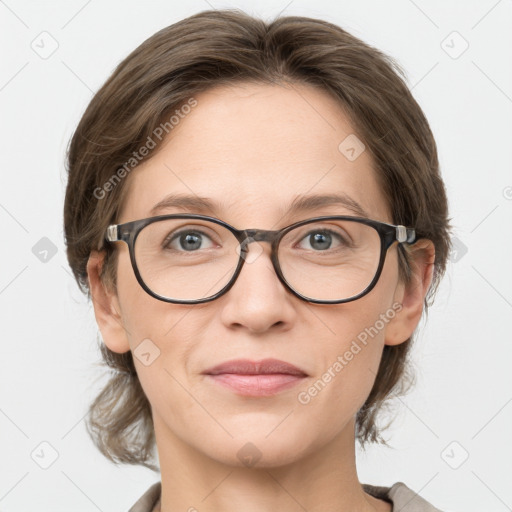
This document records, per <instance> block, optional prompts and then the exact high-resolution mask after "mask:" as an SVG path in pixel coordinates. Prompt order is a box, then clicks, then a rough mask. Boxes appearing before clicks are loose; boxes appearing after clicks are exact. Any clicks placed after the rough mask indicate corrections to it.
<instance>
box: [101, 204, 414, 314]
mask: <svg viewBox="0 0 512 512" xmlns="http://www.w3.org/2000/svg"><path fill="white" fill-rule="evenodd" d="M105 238H106V240H107V241H109V242H117V241H123V242H126V243H127V244H128V248H129V253H130V260H131V264H132V267H133V271H134V273H135V276H136V278H137V281H138V282H139V284H140V285H141V286H142V288H143V289H144V290H145V291H146V292H147V293H148V294H149V295H151V296H152V297H154V298H155V299H158V300H162V301H164V302H172V303H176V304H200V303H203V302H209V301H212V300H215V299H217V298H218V297H220V296H221V295H223V294H224V293H226V292H227V291H228V290H229V289H230V288H231V287H232V286H233V284H234V283H235V281H236V279H237V277H238V275H239V274H240V271H241V270H242V267H243V265H244V263H245V262H246V261H247V262H249V263H251V260H250V257H249V244H250V243H252V242H269V243H271V244H272V245H271V247H272V251H271V260H272V264H273V266H274V270H275V272H276V274H277V276H278V278H279V279H280V281H281V282H282V283H283V285H284V286H285V287H286V288H287V289H288V290H289V291H290V292H291V293H293V294H294V295H296V296H297V297H299V298H300V299H302V300H304V301H307V302H312V303H315V304H341V303H344V302H350V301H353V300H356V299H359V298H361V297H362V296H364V295H366V294H367V293H368V292H369V291H370V290H372V288H373V287H374V286H375V285H376V284H377V281H378V279H379V277H380V274H381V272H382V268H383V266H384V260H385V258H386V254H387V250H388V249H389V248H390V247H391V245H392V244H393V243H394V242H395V241H397V242H398V243H399V244H412V243H414V242H415V240H416V233H415V230H414V228H407V227H405V226H402V225H398V226H395V225H393V224H387V223H385V222H379V221H376V220H370V219H365V218H359V217H351V216H343V215H342V216H339V215H338V216H324V217H315V218H311V219H307V220H302V221H300V222H296V223H294V224H291V225H290V226H287V227H285V228H283V229H280V230H278V231H266V230H262V229H242V230H239V229H236V228H234V227H233V226H230V225H229V224H227V223H226V222H224V221H222V220H219V219H216V218H214V217H207V216H204V215H197V214H186V215H185V214H184V215H177V214H176V215H175V214H172V215H160V216H158V217H151V218H147V219H141V220H136V221H133V222H126V223H124V224H112V225H110V226H109V227H108V228H107V232H106V236H105ZM259 250H260V252H262V248H261V246H260V247H259Z"/></svg>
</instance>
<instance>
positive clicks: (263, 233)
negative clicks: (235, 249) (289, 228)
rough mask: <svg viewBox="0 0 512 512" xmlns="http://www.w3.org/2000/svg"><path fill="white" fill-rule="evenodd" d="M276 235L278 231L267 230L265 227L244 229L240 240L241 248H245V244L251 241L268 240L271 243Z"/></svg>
mask: <svg viewBox="0 0 512 512" xmlns="http://www.w3.org/2000/svg"><path fill="white" fill-rule="evenodd" d="M277 235H278V231H268V230H265V229H246V230H245V231H244V232H243V239H242V241H241V244H242V249H244V250H247V245H248V244H250V243H251V242H269V243H271V244H272V243H273V242H274V240H275V239H276V237H277Z"/></svg>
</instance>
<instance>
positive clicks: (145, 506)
mask: <svg viewBox="0 0 512 512" xmlns="http://www.w3.org/2000/svg"><path fill="white" fill-rule="evenodd" d="M161 486H162V483H161V482H156V483H154V484H153V485H152V486H151V487H150V488H149V489H148V490H147V491H146V492H145V493H144V494H143V495H142V496H141V497H140V498H139V499H138V500H137V503H135V504H134V505H133V507H132V508H130V510H128V512H152V511H153V509H154V507H155V505H156V504H157V502H158V500H159V499H160V491H161Z"/></svg>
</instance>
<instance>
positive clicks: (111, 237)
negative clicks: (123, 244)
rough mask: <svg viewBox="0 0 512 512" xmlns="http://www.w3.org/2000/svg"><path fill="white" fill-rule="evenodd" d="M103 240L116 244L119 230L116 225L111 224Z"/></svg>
mask: <svg viewBox="0 0 512 512" xmlns="http://www.w3.org/2000/svg"><path fill="white" fill-rule="evenodd" d="M105 238H106V239H107V240H108V241H109V242H117V241H118V240H119V229H118V226H117V224H111V225H110V226H109V227H108V228H107V236H106V237H105Z"/></svg>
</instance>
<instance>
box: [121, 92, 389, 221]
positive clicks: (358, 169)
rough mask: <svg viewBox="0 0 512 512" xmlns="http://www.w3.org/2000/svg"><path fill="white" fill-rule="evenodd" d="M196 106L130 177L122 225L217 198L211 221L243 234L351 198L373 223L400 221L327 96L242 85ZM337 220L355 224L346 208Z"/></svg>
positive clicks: (338, 108) (348, 126)
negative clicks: (316, 199)
mask: <svg viewBox="0 0 512 512" xmlns="http://www.w3.org/2000/svg"><path fill="white" fill-rule="evenodd" d="M194 99H195V100H196V102H197V104H196V106H195V107H194V108H193V109H187V112H188V113H187V114H186V115H185V114H183V113H182V115H180V116H179V118H176V119H179V121H178V122H177V123H173V124H174V126H173V128H172V131H170V133H169V135H167V137H166V138H164V139H163V141H162V142H161V143H160V146H158V147H157V148H156V153H155V155H154V156H153V157H152V158H150V159H148V160H147V161H146V162H145V161H142V162H141V163H140V164H139V165H138V166H137V168H136V169H135V170H134V171H132V173H131V174H130V175H129V177H128V180H129V184H128V185H129V190H128V193H127V195H126V198H125V203H124V208H123V212H122V218H121V219H120V222H126V221H128V220H134V219H137V218H144V217H148V216H151V215H155V214H163V213H166V212H165V211H161V212H158V213H156V212H155V211H153V212H152V209H153V208H154V206H155V205H156V204H157V203H159V202H161V201H162V199H164V198H165V197H166V196H168V195H169V194H174V195H190V196H196V197H201V198H208V199H211V200H212V201H213V202H214V203H215V206H216V207H215V208H214V209H212V211H211V212H210V214H212V215H215V216H218V217H221V218H222V219H223V220H225V221H227V222H231V223H232V224H234V225H235V226H237V225H242V224H245V223H246V222H249V223H250V224H251V225H252V226H256V227H260V228H263V227H265V225H264V223H270V224H273V221H275V220H276V217H279V218H284V217H285V216H286V213H287V211H286V210H287V208H288V207H289V206H290V205H291V203H292V202H293V201H294V200H295V201H296V199H297V198H299V197H303V196H310V195H326V194H331V195H332V194H338V195H343V196H344V197H346V198H348V200H349V202H350V201H352V202H355V203H358V204H359V205H361V206H362V207H363V209H364V210H365V212H366V213H367V214H368V216H369V217H371V218H374V219H378V220H383V221H390V220H391V219H390V218H389V215H388V206H387V204H386V201H385V198H384V197H383V195H382V192H381V190H380V187H379V186H378V183H377V180H376V175H375V170H374V168H373V161H372V158H371V156H370V155H369V152H368V151H366V150H363V151H362V152H360V151H361V149H362V146H360V145H358V144H361V142H362V141H359V138H356V137H357V135H356V134H355V133H354V128H353V127H352V126H351V124H350V122H349V120H348V118H347V117H346V115H345V113H344V112H343V110H342V108H341V106H340V105H339V103H338V102H337V101H336V100H335V99H334V98H332V97H330V96H329V95H327V94H326V93H325V92H323V91H321V90H319V89H317V88H314V87H311V86H306V85H298V84H293V85H286V86H284V85H262V84H238V85H232V86H222V87H216V88H214V89H210V90H208V91H206V92H203V93H201V94H199V95H197V96H196V97H195V98H194ZM351 147H353V148H354V150H355V152H357V153H355V155H356V158H355V159H354V158H353V156H354V151H352V152H350V148H351ZM347 148H348V149H349V152H348V153H347ZM180 211H190V213H207V212H206V211H195V210H194V209H193V208H189V209H188V210H180ZM321 211H326V209H325V208H323V210H318V212H319V214H321ZM331 212H332V213H333V214H336V212H339V214H341V215H343V214H349V215H350V214H352V215H355V213H354V210H352V211H350V210H348V209H347V208H346V207H344V206H343V205H337V206H336V205H335V204H331V205H330V206H329V207H328V212H327V211H326V214H330V213H331ZM169 213H172V211H171V210H169ZM299 213H300V212H299ZM308 213H309V214H311V213H312V212H311V211H309V212H308ZM290 220H291V219H290Z"/></svg>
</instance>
